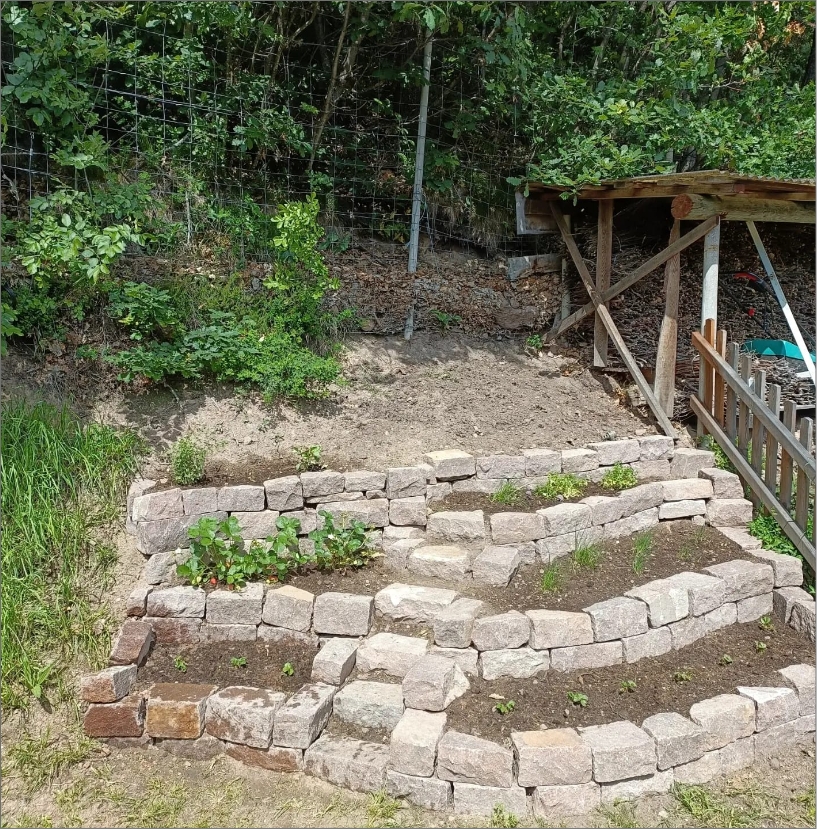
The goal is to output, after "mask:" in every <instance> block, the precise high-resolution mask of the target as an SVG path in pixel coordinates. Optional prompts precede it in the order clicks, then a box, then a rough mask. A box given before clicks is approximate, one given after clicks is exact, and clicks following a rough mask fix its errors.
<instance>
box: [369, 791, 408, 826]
mask: <svg viewBox="0 0 817 829" xmlns="http://www.w3.org/2000/svg"><path fill="white" fill-rule="evenodd" d="M399 809H400V801H398V800H395V799H394V798H393V797H389V795H387V794H386V792H385V791H383V790H380V791H377V792H372V794H370V795H369V800H368V803H367V804H366V825H367V826H399V825H400V821H399V819H398V817H397V812H398V810H399Z"/></svg>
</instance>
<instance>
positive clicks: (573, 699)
mask: <svg viewBox="0 0 817 829" xmlns="http://www.w3.org/2000/svg"><path fill="white" fill-rule="evenodd" d="M567 699H568V701H569V702H570V703H572V704H573V705H577V706H579V708H587V703H588V702H589V700H588V698H587V694H584V693H582V692H581V691H568V692H567Z"/></svg>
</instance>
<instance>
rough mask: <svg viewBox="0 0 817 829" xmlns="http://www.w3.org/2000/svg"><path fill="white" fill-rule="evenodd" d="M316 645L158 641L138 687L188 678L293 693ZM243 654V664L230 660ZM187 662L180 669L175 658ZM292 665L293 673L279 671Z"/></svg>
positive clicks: (141, 671) (305, 674)
mask: <svg viewBox="0 0 817 829" xmlns="http://www.w3.org/2000/svg"><path fill="white" fill-rule="evenodd" d="M316 653H317V648H312V647H308V646H307V645H304V644H301V643H296V642H292V643H291V644H288V645H273V644H271V643H266V642H225V643H223V644H218V645H157V646H156V647H155V648H154V649H153V651H152V653H151V654H150V656H149V657H148V661H147V662H146V663H145V665H144V666H143V667H142V668H140V669H139V674H138V678H137V687H138V688H139V689H140V690H144V689H147V688H150V686H151V685H153V684H154V683H156V682H191V683H204V684H208V685H209V684H212V685H218V686H219V688H226V687H227V686H229V685H249V686H251V687H257V688H270V689H271V690H274V691H285V692H286V693H288V694H292V693H294V692H295V691H297V690H298V688H300V687H301V685H303V684H304V683H305V682H309V677H310V675H311V673H312V660H313V659H314V658H315V654H316ZM242 656H243V657H244V658H245V659H246V660H247V665H246V667H243V668H238V667H233V666H232V665H231V664H230V660H231V659H232V658H233V657H235V658H239V657H242ZM177 657H181V659H183V660H184V662H185V663H186V664H187V670H186V671H184V672H182V671H180V670H179V669H178V668H177V667H176V665H175V660H176V658H177ZM286 662H289V663H290V664H291V665H292V667H293V668H294V671H295V672H294V673H293V675H292V676H287V675H286V674H282V673H281V668H282V667H283V666H284V663H286Z"/></svg>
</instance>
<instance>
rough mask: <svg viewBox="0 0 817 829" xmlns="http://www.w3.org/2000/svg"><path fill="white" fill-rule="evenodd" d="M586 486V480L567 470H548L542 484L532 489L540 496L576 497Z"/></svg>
mask: <svg viewBox="0 0 817 829" xmlns="http://www.w3.org/2000/svg"><path fill="white" fill-rule="evenodd" d="M586 488H587V481H585V480H584V479H583V478H577V477H576V476H575V475H571V474H570V473H569V472H550V473H549V474H548V476H547V479H546V480H545V482H544V483H543V484H539V486H537V487H536V488H535V489H534V490H533V491H534V493H535V494H536V495H538V496H540V497H541V498H558V497H559V496H561V497H562V498H578V496H579V495H581V494H582V493H583V492H584V490H585V489H586Z"/></svg>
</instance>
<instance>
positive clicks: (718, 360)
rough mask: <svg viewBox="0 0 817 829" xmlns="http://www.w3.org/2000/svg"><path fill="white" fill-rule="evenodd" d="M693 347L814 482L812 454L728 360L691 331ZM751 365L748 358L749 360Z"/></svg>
mask: <svg viewBox="0 0 817 829" xmlns="http://www.w3.org/2000/svg"><path fill="white" fill-rule="evenodd" d="M692 346H693V348H695V350H696V351H697V352H698V353H699V354H700V355H701V356H702V357H703V358H704V359H706V360H707V361H708V362H710V363H712V365H714V366H715V367H716V368H717V369H718V371H719V372H720V374H721V376H722V377H723V378H724V379H725V380H726V382H727V383H729V384H730V385H731V386H732V387H733V388H734V389H735V392H736V393H737V395H738V397H739V398H745V399H746V401H747V405H749V406H751V408H752V409H753V411H754V416H755V419H759V420H760V421H761V423H762V425H763V427H764V428H765V429H768V430H771V431H772V432H773V433H774V436H775V437H776V438H777V442H778V443H779V444H780V445H781V446H783V447H785V448H786V451H788V453H789V454H790V455H791V456H792V458H793V459H794V462H795V463H796V464H797V465H798V466H801V465H802V466H803V467H804V468H805V469H806V475H807V476H808V479H809V480H810V481H814V479H815V477H817V463H815V460H814V458H813V457H810V456H809V455H808V453H807V452H805V451H804V450H803V447H802V446H801V445H800V443H799V442H798V441H797V440H796V439H795V438H794V437H793V436H792V435H791V434H790V433H789V432H787V431H786V429H784V428H783V425H782V424H781V423H780V419H779V418H777V417H772V414H771V412H770V411H769V409H768V407H766V406H765V405H764V406H761V405H759V403H760V400H759V398H758V397H757V395H756V393H755V391H754V390H753V389H751V388H750V387H749V384H748V382H746V381H745V380H744V379H743V378H741V377H740V376H738V375H737V374H735V372H734V371H733V370H732V367H731V366H730V365H729V363H727V362H726V360H724V359H723V358H722V357H721V356H720V354H718V353H717V352H716V351H715V350H714V349H713V348H710V347H709V345H708V343H707V342H706V340H705V339H704V338H703V336H702V335H701V334H699V333H698V332H697V331H694V332H693V334H692ZM747 356H748V355H745V354H744V355H742V357H741V373H742V369H743V358H744V357H747ZM749 366H750V367H751V361H749Z"/></svg>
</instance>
